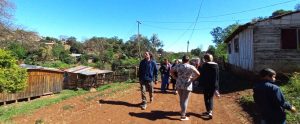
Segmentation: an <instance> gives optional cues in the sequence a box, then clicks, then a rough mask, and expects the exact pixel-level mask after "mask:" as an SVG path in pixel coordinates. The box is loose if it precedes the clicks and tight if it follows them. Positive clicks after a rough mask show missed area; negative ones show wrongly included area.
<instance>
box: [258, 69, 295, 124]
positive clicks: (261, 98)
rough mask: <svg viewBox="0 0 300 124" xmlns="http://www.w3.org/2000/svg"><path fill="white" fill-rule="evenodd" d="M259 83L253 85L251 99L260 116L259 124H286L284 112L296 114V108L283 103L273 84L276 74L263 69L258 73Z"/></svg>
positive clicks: (281, 96)
mask: <svg viewBox="0 0 300 124" xmlns="http://www.w3.org/2000/svg"><path fill="white" fill-rule="evenodd" d="M259 76H260V77H261V81H260V82H258V83H255V84H254V87H253V98H254V102H255V104H256V105H257V107H258V110H259V112H260V114H261V116H262V119H261V124H286V113H285V109H286V110H290V111H292V112H296V108H295V107H294V106H292V105H291V104H290V103H288V102H287V101H285V99H284V96H283V94H282V92H281V90H280V88H279V87H278V86H276V85H275V84H274V82H275V80H276V72H275V71H274V70H273V69H270V68H265V69H262V70H261V71H260V72H259Z"/></svg>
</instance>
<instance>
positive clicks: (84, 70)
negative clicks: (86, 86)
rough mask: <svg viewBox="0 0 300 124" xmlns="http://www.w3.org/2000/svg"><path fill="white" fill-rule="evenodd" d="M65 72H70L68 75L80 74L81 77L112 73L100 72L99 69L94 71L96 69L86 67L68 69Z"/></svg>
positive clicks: (107, 71) (109, 71) (108, 71)
mask: <svg viewBox="0 0 300 124" xmlns="http://www.w3.org/2000/svg"><path fill="white" fill-rule="evenodd" d="M65 71H66V72H70V73H77V74H82V75H96V74H105V73H111V72H113V71H111V70H100V69H96V68H93V67H88V66H77V67H74V68H69V69H67V70H65Z"/></svg>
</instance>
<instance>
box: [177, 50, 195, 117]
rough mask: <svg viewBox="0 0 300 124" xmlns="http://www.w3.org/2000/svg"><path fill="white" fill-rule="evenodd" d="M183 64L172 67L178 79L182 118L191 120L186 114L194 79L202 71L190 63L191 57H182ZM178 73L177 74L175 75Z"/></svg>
mask: <svg viewBox="0 0 300 124" xmlns="http://www.w3.org/2000/svg"><path fill="white" fill-rule="evenodd" d="M182 62H183V63H182V64H178V65H176V66H174V67H173V68H172V69H171V76H172V77H173V78H175V79H176V88H177V91H178V94H179V101H180V107H181V112H180V113H181V118H180V120H182V121H184V120H189V118H188V117H187V116H186V110H187V107H188V101H189V96H190V93H191V91H192V89H193V81H194V80H196V79H197V78H198V77H199V76H200V73H199V72H198V70H197V69H196V68H195V67H194V66H192V65H190V64H189V57H188V56H183V57H182ZM176 73H177V76H176V75H175V74H176Z"/></svg>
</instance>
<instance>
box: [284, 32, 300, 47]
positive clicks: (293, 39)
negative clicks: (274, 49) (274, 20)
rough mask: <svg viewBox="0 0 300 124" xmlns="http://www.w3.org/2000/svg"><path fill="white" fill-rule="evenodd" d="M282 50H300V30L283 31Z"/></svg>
mask: <svg viewBox="0 0 300 124" xmlns="http://www.w3.org/2000/svg"><path fill="white" fill-rule="evenodd" d="M281 48H282V49H297V48H300V29H281Z"/></svg>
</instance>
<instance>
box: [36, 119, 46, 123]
mask: <svg viewBox="0 0 300 124" xmlns="http://www.w3.org/2000/svg"><path fill="white" fill-rule="evenodd" d="M35 124H44V121H43V119H38V120H36V121H35Z"/></svg>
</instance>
